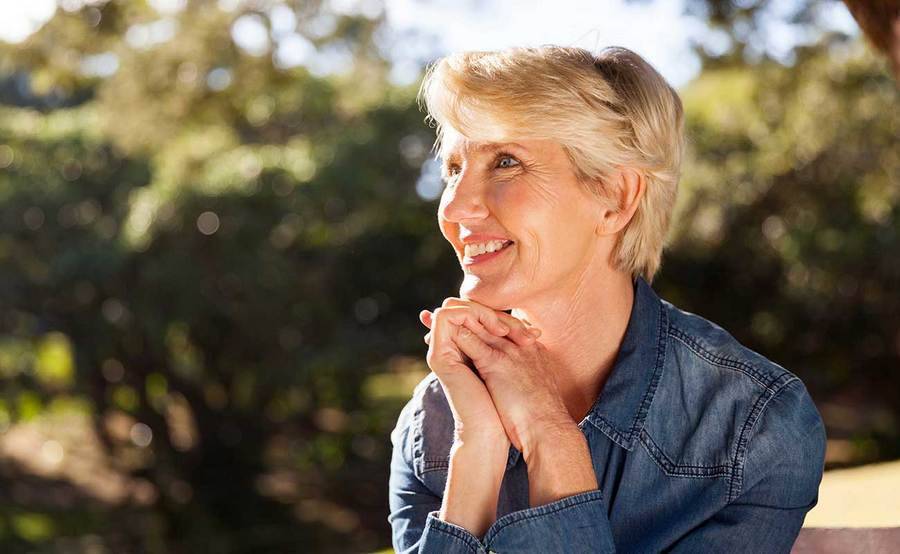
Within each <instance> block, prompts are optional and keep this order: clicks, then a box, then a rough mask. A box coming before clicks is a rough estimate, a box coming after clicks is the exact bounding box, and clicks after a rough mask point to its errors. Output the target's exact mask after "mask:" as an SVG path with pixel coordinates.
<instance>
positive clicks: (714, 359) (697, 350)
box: [669, 322, 796, 393]
mask: <svg viewBox="0 0 900 554" xmlns="http://www.w3.org/2000/svg"><path fill="white" fill-rule="evenodd" d="M669 336H670V337H672V338H674V339H675V340H677V341H678V342H680V343H681V344H683V345H685V346H686V347H687V348H688V349H689V350H690V351H691V352H693V353H694V354H696V355H698V356H700V357H701V358H703V359H704V360H706V361H707V362H709V363H710V364H712V365H715V366H717V367H721V368H724V369H731V370H735V371H738V372H740V373H743V374H744V375H746V376H747V377H750V378H751V379H753V381H755V382H756V383H757V384H758V385H759V386H761V387H763V388H764V389H767V390H768V391H770V392H772V393H774V392H776V389H773V388H772V386H773V385H775V384H776V383H777V382H778V381H780V380H782V379H784V377H785V375H791V376H792V377H794V376H793V375H792V374H791V373H790V372H787V371H786V370H783V371H782V373H781V375H777V376H776V377H775V378H774V379H772V381H771V382H766V378H765V376H764V375H763V374H762V373H761V372H760V371H759V370H758V369H757V368H756V367H754V366H752V365H750V364H748V363H747V362H744V361H741V360H738V359H735V358H732V357H726V356H720V355H717V354H714V353H712V352H710V351H709V350H708V349H707V348H705V347H704V346H703V345H701V344H700V343H699V342H698V341H697V340H695V339H694V338H693V337H691V336H690V335H689V334H687V332H685V331H684V330H682V329H681V328H679V327H677V326H675V325H674V324H673V323H671V322H670V323H669ZM738 344H740V343H738ZM741 346H743V345H741ZM744 348H746V347H744ZM773 363H774V362H773ZM794 378H796V377H794Z"/></svg>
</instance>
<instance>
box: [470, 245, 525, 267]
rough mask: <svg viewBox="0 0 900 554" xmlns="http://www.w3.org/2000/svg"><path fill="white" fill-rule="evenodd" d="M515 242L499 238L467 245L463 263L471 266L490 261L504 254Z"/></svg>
mask: <svg viewBox="0 0 900 554" xmlns="http://www.w3.org/2000/svg"><path fill="white" fill-rule="evenodd" d="M513 244H515V243H514V242H513V241H511V240H505V241H499V240H498V241H490V242H487V243H483V244H477V245H466V249H465V255H464V256H463V259H462V263H463V265H464V266H471V265H480V264H483V263H486V262H489V261H491V260H494V259H496V258H498V257H500V256H502V255H503V253H504V252H506V251H507V250H509V247H510V246H512V245H513Z"/></svg>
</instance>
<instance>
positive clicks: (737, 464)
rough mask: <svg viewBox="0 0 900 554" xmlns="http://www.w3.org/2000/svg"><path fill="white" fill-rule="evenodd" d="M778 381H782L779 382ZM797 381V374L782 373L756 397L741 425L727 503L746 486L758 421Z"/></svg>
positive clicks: (798, 379)
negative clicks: (745, 479)
mask: <svg viewBox="0 0 900 554" xmlns="http://www.w3.org/2000/svg"><path fill="white" fill-rule="evenodd" d="M778 381H782V382H780V383H778ZM795 381H797V382H799V381H800V378H798V377H797V376H796V375H793V374H791V373H786V374H785V375H782V376H781V377H779V379H777V380H776V381H775V383H773V384H776V383H777V385H776V387H775V388H772V387H766V389H765V390H764V391H763V392H762V393H760V395H759V396H758V397H757V398H756V402H754V403H753V408H752V409H751V410H750V414H749V415H748V416H747V421H745V422H744V425H743V426H742V427H741V433H740V435H738V445H737V449H736V451H735V454H734V474H733V475H732V477H731V483H729V486H728V494H727V495H726V498H725V503H726V504H729V503H731V502H732V501H734V500H735V499H736V498H737V497H738V496H740V494H741V491H742V489H743V487H744V462H745V461H746V459H747V450H748V447H749V445H750V440H751V439H752V438H753V437H752V436H751V435H752V433H753V431H754V428H755V427H756V423H757V422H758V421H759V420H760V419H761V418H762V416H763V413H764V412H765V410H766V408H767V407H768V406H769V402H770V401H771V400H772V399H773V398H775V397H776V396H777V395H778V394H779V393H781V391H783V390H785V389H787V388H788V386H789V385H790V384H791V383H793V382H795Z"/></svg>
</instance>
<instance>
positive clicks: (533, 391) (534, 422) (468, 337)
mask: <svg viewBox="0 0 900 554" xmlns="http://www.w3.org/2000/svg"><path fill="white" fill-rule="evenodd" d="M419 319H420V320H421V321H422V324H423V325H425V326H426V327H428V328H429V329H430V331H429V332H428V333H427V334H426V335H425V337H424V339H425V342H426V344H428V354H427V356H426V360H427V362H428V365H429V367H430V368H431V369H432V371H434V372H435V374H437V377H438V379H439V380H440V381H441V385H442V386H443V388H444V392H445V394H446V396H447V399H448V402H449V404H450V408H451V411H452V412H453V416H454V419H455V424H456V433H457V440H460V439H462V440H465V439H468V438H472V437H474V438H477V439H487V440H491V439H496V437H500V436H503V435H505V436H506V437H507V438H508V440H509V441H510V443H511V444H512V445H513V446H515V447H516V448H517V449H518V450H520V451H522V452H525V451H526V450H527V449H529V448H532V447H534V445H535V444H536V442H537V441H540V440H541V437H542V436H545V434H546V433H552V432H554V430H555V429H560V428H564V427H572V426H574V422H573V420H572V418H571V416H570V415H569V413H568V411H567V409H566V406H565V403H564V402H563V399H562V396H561V394H560V391H559V387H558V386H557V382H556V378H555V375H554V371H553V365H552V359H551V356H550V353H549V351H548V350H547V348H546V347H545V346H544V345H543V344H541V342H540V341H539V340H538V338H539V337H540V331H539V330H537V329H535V328H533V327H530V326H529V325H527V324H526V323H525V322H523V321H522V320H520V319H518V318H515V317H513V316H512V315H510V314H507V313H506V312H503V311H498V310H494V309H493V308H490V307H488V306H485V305H483V304H480V303H478V302H475V301H471V300H464V299H461V298H447V299H446V300H444V302H443V304H442V306H441V307H440V308H436V309H435V310H434V311H429V310H422V312H420V314H419ZM473 370H475V371H473ZM476 371H477V374H476Z"/></svg>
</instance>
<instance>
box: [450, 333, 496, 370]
mask: <svg viewBox="0 0 900 554" xmlns="http://www.w3.org/2000/svg"><path fill="white" fill-rule="evenodd" d="M453 342H455V343H456V345H457V346H458V347H459V349H460V351H462V353H463V354H465V355H466V356H468V357H469V358H471V359H472V362H474V363H475V365H476V366H477V367H479V368H483V367H485V366H487V365H488V364H490V362H491V361H492V360H493V359H494V357H495V356H496V355H497V353H498V350H497V349H496V348H494V347H492V346H491V345H489V344H488V343H486V342H484V341H483V340H482V339H481V338H480V337H479V336H478V335H477V334H476V333H475V332H474V331H472V330H471V329H469V328H468V327H460V328H459V331H458V332H457V333H456V336H455V337H454V339H453Z"/></svg>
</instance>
